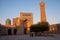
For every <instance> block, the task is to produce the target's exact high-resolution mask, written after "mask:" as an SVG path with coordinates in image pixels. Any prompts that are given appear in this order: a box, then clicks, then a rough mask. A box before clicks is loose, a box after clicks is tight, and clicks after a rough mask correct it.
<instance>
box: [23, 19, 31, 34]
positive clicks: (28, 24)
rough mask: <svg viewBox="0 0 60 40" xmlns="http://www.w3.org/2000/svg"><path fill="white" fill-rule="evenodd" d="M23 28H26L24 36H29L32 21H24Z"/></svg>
mask: <svg viewBox="0 0 60 40" xmlns="http://www.w3.org/2000/svg"><path fill="white" fill-rule="evenodd" d="M23 26H24V34H27V33H28V32H29V31H30V26H31V21H30V20H28V19H26V20H24V23H23Z"/></svg>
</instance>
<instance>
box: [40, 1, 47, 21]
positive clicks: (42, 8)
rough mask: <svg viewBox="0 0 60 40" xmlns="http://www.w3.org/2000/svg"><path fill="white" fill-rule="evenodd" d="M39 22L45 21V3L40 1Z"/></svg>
mask: <svg viewBox="0 0 60 40" xmlns="http://www.w3.org/2000/svg"><path fill="white" fill-rule="evenodd" d="M40 12H41V22H46V13H45V3H44V2H41V3H40Z"/></svg>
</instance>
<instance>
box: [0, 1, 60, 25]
mask: <svg viewBox="0 0 60 40" xmlns="http://www.w3.org/2000/svg"><path fill="white" fill-rule="evenodd" d="M41 1H44V2H45V10H46V17H47V21H48V22H49V23H50V24H56V23H60V0H0V23H1V24H5V20H6V19H7V18H9V19H11V20H12V18H15V17H20V12H32V13H33V22H34V24H35V23H38V22H39V21H40V6H39V4H40V2H41Z"/></svg>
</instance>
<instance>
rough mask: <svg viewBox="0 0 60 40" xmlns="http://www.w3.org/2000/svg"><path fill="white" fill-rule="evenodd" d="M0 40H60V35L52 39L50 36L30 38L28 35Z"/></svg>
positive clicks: (1, 39)
mask: <svg viewBox="0 0 60 40" xmlns="http://www.w3.org/2000/svg"><path fill="white" fill-rule="evenodd" d="M0 40H60V35H55V36H54V37H51V36H50V37H49V36H35V37H30V36H29V35H9V36H0Z"/></svg>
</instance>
